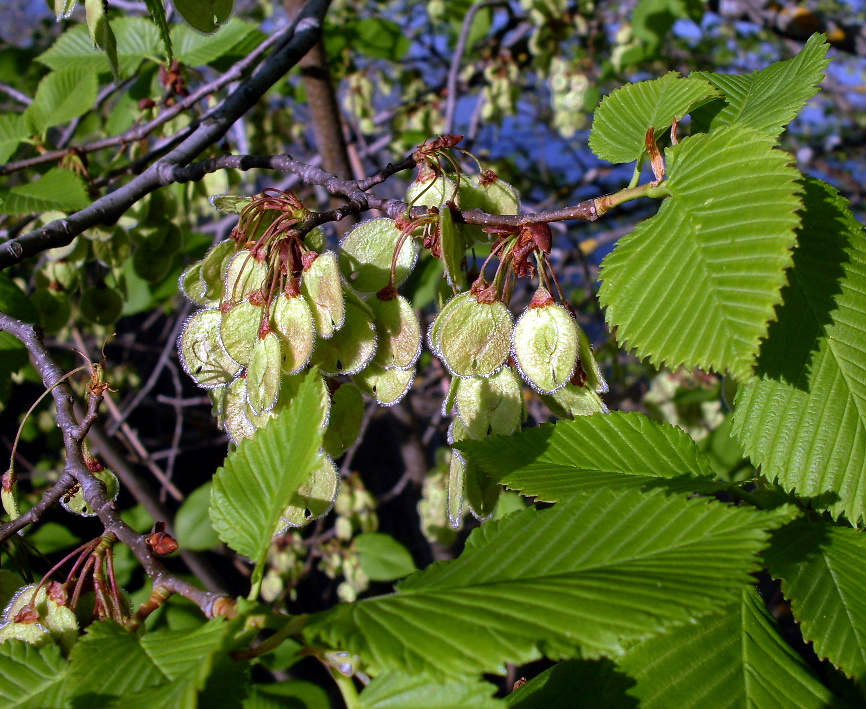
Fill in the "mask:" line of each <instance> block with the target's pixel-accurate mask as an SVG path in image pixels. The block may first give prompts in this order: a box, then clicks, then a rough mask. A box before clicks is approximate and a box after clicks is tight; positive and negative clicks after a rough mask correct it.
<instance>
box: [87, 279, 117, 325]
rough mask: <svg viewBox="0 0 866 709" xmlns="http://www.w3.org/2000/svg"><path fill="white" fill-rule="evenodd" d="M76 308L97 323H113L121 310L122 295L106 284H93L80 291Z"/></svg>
mask: <svg viewBox="0 0 866 709" xmlns="http://www.w3.org/2000/svg"><path fill="white" fill-rule="evenodd" d="M78 310H79V312H80V313H81V315H82V316H84V317H85V318H87V319H88V320H89V321H90V322H92V323H96V324H97V325H113V324H114V323H115V322H116V321H117V319H118V318H119V317H120V316H121V314H122V312H123V296H122V295H120V293H118V292H117V291H116V290H115V289H114V288H109V287H108V286H93V287H91V288H87V289H86V290H84V291H82V293H81V300H79V301H78Z"/></svg>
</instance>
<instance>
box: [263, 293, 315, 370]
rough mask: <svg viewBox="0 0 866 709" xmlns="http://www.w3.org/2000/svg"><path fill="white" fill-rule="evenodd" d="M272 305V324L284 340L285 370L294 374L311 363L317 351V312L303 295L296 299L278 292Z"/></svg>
mask: <svg viewBox="0 0 866 709" xmlns="http://www.w3.org/2000/svg"><path fill="white" fill-rule="evenodd" d="M271 307H272V310H271V327H272V328H273V329H274V331H275V332H277V333H279V335H280V337H281V338H282V339H283V371H284V372H286V373H288V374H294V373H296V372H299V371H300V370H302V369H303V368H304V367H306V366H307V362H309V361H310V356H311V355H312V354H313V345H314V343H315V341H316V328H315V325H314V324H313V312H312V310H310V305H309V303H307V301H306V300H305V299H304V298H303V297H302V296H296V297H294V298H292V297H290V296H288V295H286V294H285V293H283V294H281V295H278V296H277V297H276V299H275V300H274V302H273V303H272V304H271Z"/></svg>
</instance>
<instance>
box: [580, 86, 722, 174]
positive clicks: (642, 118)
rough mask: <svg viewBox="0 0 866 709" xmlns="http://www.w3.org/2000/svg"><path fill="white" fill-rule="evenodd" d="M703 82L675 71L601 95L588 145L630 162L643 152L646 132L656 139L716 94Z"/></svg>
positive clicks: (612, 158) (607, 157)
mask: <svg viewBox="0 0 866 709" xmlns="http://www.w3.org/2000/svg"><path fill="white" fill-rule="evenodd" d="M718 95H719V93H718V91H717V90H715V89H714V88H713V87H712V86H711V85H710V84H709V83H708V82H707V81H705V80H703V79H698V78H693V77H690V78H687V79H683V78H680V76H679V74H677V73H676V72H675V71H672V72H670V73H669V74H665V75H664V76H663V77H662V78H660V79H655V80H653V81H641V82H640V83H637V84H628V85H627V86H624V87H623V88H621V89H617V90H616V91H614V92H613V93H611V94H609V95H607V96H605V98H604V100H603V101H602V102H601V105H600V106H599V107H598V109H597V110H596V112H595V118H594V120H593V123H592V132H591V133H590V136H589V147H590V148H592V152H594V153H595V154H596V155H597V156H598V157H600V158H602V159H603V160H609V161H610V162H632V161H634V160H637V159H638V158H640V157H641V156H642V155H644V154H645V153H646V144H645V138H646V132H647V129H648V128H650V127H652V128H653V129H654V131H655V137H656V139H658V138H660V137H661V135H662V132H663V131H664V130H666V129H668V128H669V127H670V126H671V123H673V121H679V120H680V119H682V118H683V117H684V116H686V115H688V114H689V113H691V112H692V111H693V110H694V109H695V108H697V107H698V106H701V105H703V104H705V103H706V102H707V101H709V100H711V99H712V98H714V97H716V96H718Z"/></svg>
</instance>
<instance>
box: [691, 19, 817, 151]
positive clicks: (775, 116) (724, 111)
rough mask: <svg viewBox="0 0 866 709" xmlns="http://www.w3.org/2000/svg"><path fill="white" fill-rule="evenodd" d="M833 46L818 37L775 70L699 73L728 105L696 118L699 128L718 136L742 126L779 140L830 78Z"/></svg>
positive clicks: (709, 109) (712, 106) (720, 104)
mask: <svg viewBox="0 0 866 709" xmlns="http://www.w3.org/2000/svg"><path fill="white" fill-rule="evenodd" d="M827 49H829V45H828V44H827V42H826V38H825V37H824V35H821V34H815V35H812V37H811V38H810V39H809V41H808V42H806V44H805V45H804V46H803V49H802V50H801V51H800V53H799V54H798V55H797V56H796V57H794V58H793V59H788V60H786V61H783V62H776V63H775V64H771V65H770V66H768V67H767V68H766V69H761V70H760V71H755V72H752V73H751V74H714V73H711V72H695V73H694V74H692V76H693V77H694V76H699V77H701V78H703V79H706V80H707V81H709V82H710V83H711V84H713V85H714V86H716V87H718V88H719V89H720V90H721V91H722V93H723V94H724V97H725V102H724V103H723V102H722V101H715V102H713V103H711V104H708V105H707V106H705V107H704V109H703V110H700V111H697V112H696V113H695V115H694V116H693V119H694V121H695V125H696V127H698V128H699V129H702V130H713V129H715V128H719V127H721V126H726V125H730V124H732V123H736V124H738V125H746V126H749V127H751V128H754V129H756V130H759V131H761V132H763V133H766V134H767V135H770V136H773V137H776V136H778V135H779V133H781V132H782V129H783V128H784V127H785V125H786V124H787V123H788V122H789V121H790V120H791V119H792V118H794V116H796V115H797V114H798V113H799V112H800V109H802V108H803V106H805V105H806V102H807V101H808V100H809V99H810V98H812V96H814V95H815V94H816V93H817V92H818V85H819V84H820V83H821V80H822V79H823V78H824V69H825V68H826V67H827V65H828V64H829V63H830V60H829V59H827Z"/></svg>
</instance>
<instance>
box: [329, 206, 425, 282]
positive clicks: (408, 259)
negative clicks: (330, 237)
mask: <svg viewBox="0 0 866 709" xmlns="http://www.w3.org/2000/svg"><path fill="white" fill-rule="evenodd" d="M401 238H402V235H401V232H400V230H399V229H398V228H397V225H396V224H395V223H394V220H393V219H385V218H380V219H368V220H367V221H365V222H361V223H360V224H358V226H356V227H355V228H354V229H352V231H350V232H349V233H348V234H346V236H345V237H344V238H343V240H342V241H341V242H340V272H341V273H342V274H343V277H344V278H345V279H346V282H347V283H349V285H350V286H352V288H354V289H355V290H357V291H359V292H361V293H376V292H378V291H380V290H382V289H383V288H384V287H385V286H387V285H388V284H389V283H390V282H391V266H392V265H393V263H394V254H395V253H396V251H397V244H399V243H400V240H401ZM417 258H418V250H417V248H416V245H415V241H414V240H413V239H412V238H411V237H407V238H406V239H405V240H404V241H403V244H402V246H400V254H399V255H398V256H397V264H396V267H395V269H394V285H400V284H401V283H402V282H403V281H405V280H406V278H407V277H408V275H409V274H410V273H411V272H412V269H413V268H415V261H416V260H417Z"/></svg>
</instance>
